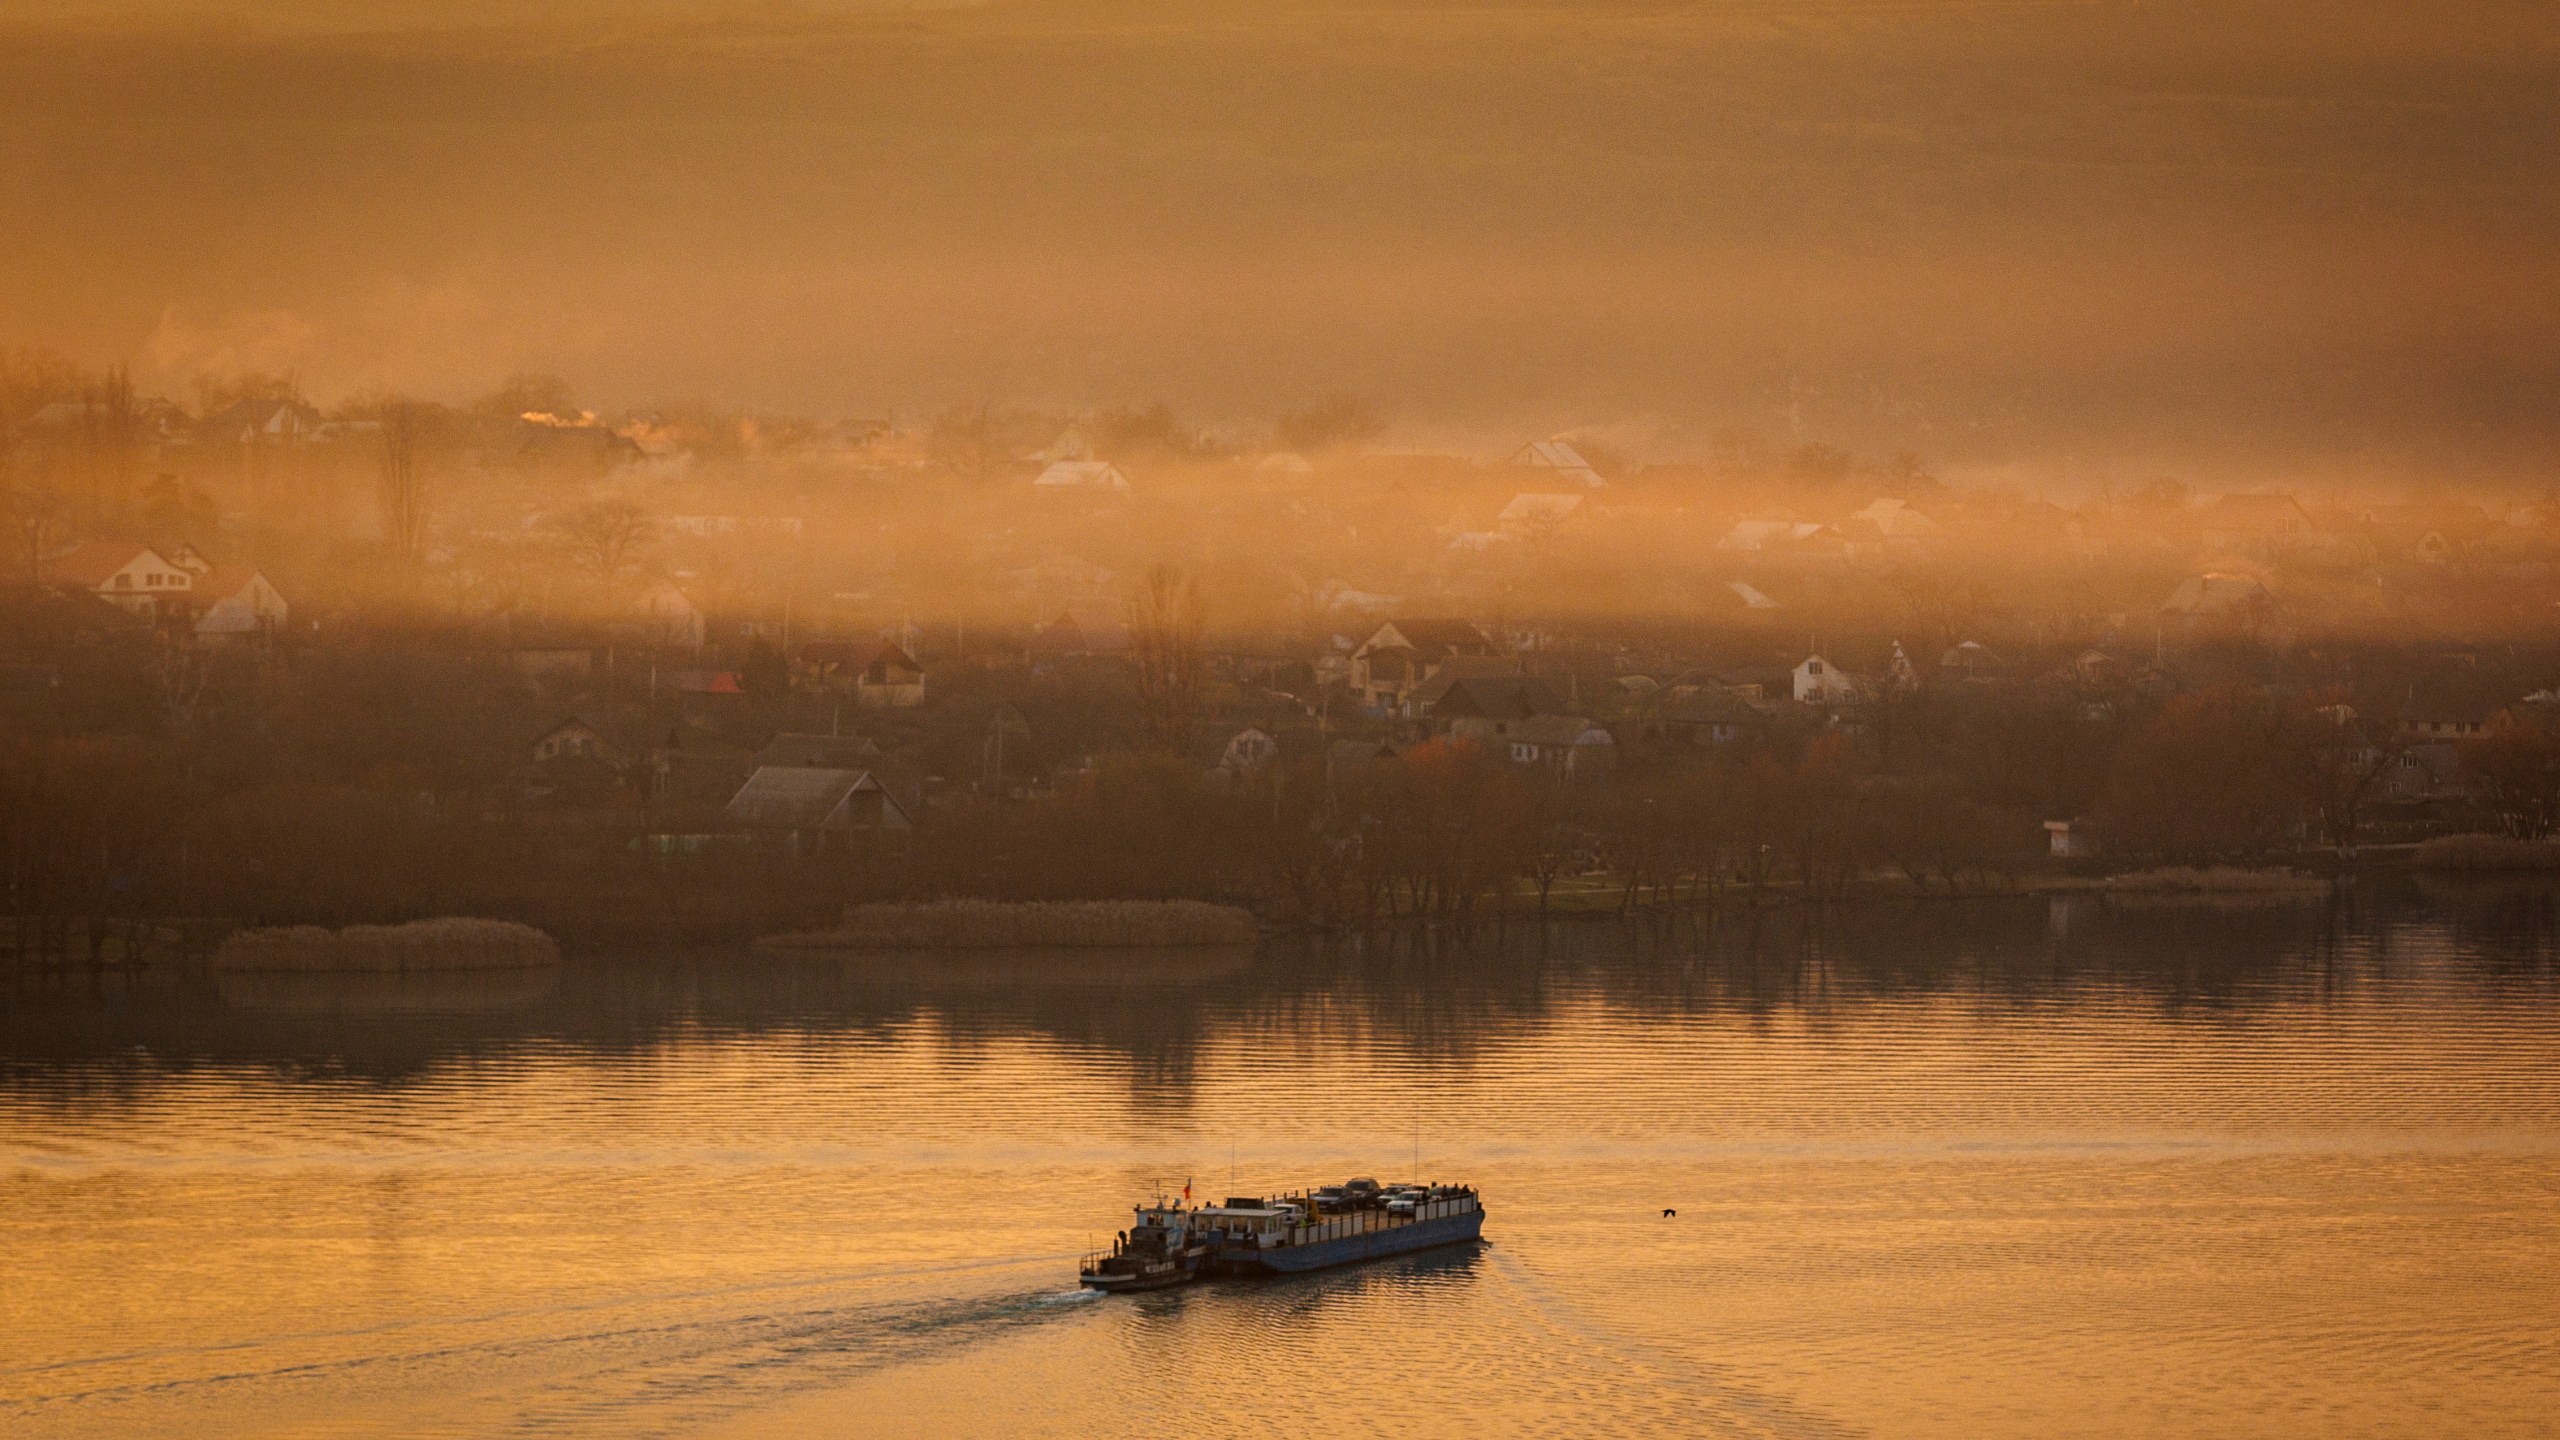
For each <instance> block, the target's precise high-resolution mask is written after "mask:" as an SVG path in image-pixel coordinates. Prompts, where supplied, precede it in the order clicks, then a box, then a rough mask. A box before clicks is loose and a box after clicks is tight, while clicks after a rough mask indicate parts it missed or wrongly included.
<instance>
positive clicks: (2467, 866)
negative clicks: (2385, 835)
mask: <svg viewBox="0 0 2560 1440" xmlns="http://www.w3.org/2000/svg"><path fill="white" fill-rule="evenodd" d="M2409 863H2410V864H2412V865H2414V866H2416V867H2417V868H2419V869H2421V870H2439V871H2446V872H2450V873H2454V874H2463V875H2551V874H2560V845H2554V844H2551V843H2549V842H2547V841H2536V840H2515V839H2510V838H2508V837H2507V836H2504V835H2445V836H2441V837H2439V838H2437V839H2434V840H2430V841H2427V842H2426V843H2425V844H2423V845H2420V846H2419V847H2418V849H2417V853H2415V854H2413V855H2411V856H2410V857H2409Z"/></svg>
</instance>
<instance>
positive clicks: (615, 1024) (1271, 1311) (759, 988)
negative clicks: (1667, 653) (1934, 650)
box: [0, 882, 2560, 1437]
mask: <svg viewBox="0 0 2560 1440" xmlns="http://www.w3.org/2000/svg"><path fill="white" fill-rule="evenodd" d="M1416 1173H1418V1174H1419V1175H1420V1176H1422V1177H1424V1178H1438V1179H1444V1180H1446V1179H1463V1180H1467V1181H1471V1182H1473V1183H1475V1184H1477V1185H1478V1186H1479V1187H1480V1188H1481V1189H1482V1190H1483V1192H1484V1194H1485V1197H1486V1201H1487V1207H1488V1209H1489V1211H1490V1217H1491V1218H1490V1221H1489V1223H1488V1225H1487V1227H1486V1229H1487V1234H1488V1236H1489V1237H1491V1239H1492V1241H1493V1243H1492V1244H1491V1245H1489V1246H1487V1247H1485V1248H1482V1249H1469V1250H1463V1251H1444V1252H1439V1253H1434V1254H1429V1255H1424V1256H1418V1257H1409V1258H1406V1259H1403V1260H1399V1261H1391V1262H1387V1263H1383V1264H1379V1265H1374V1266H1370V1267H1366V1268H1360V1269H1355V1270H1350V1271H1344V1272H1336V1273H1332V1274H1328V1275H1322V1276H1315V1277H1306V1278H1299V1279H1292V1280H1284V1281H1272V1282H1261V1283H1236V1284H1227V1285H1220V1286H1216V1287H1205V1288H1200V1289H1195V1290H1190V1291H1179V1292H1169V1293H1163V1294H1157V1295H1151V1296H1140V1297H1112V1298H1094V1297H1089V1296H1086V1295H1083V1294H1080V1293H1079V1292H1078V1291H1077V1290H1076V1289H1075V1288H1074V1283H1073V1280H1074V1263H1075V1258H1076V1256H1077V1255H1078V1254H1079V1253H1080V1252H1081V1251H1083V1250H1085V1249H1086V1248H1087V1247H1089V1246H1091V1245H1094V1244H1095V1243H1097V1242H1107V1240H1108V1237H1109V1236H1110V1234H1111V1233H1112V1231H1113V1230H1115V1229H1116V1228H1118V1227H1120V1226H1121V1225H1124V1224H1126V1223H1127V1219H1126V1217H1127V1209H1126V1207H1127V1206H1128V1205H1129V1204H1130V1203H1132V1202H1134V1201H1136V1200H1139V1199H1142V1198H1148V1197H1151V1196H1153V1195H1154V1194H1155V1193H1157V1192H1158V1191H1160V1190H1171V1191H1179V1190H1180V1188H1181V1187H1182V1185H1183V1184H1184V1182H1185V1181H1186V1179H1187V1180H1189V1181H1190V1182H1191V1183H1192V1184H1193V1185H1194V1187H1195V1193H1199V1194H1203V1195H1207V1196H1210V1197H1213V1198H1214V1197H1217V1196H1222V1195H1225V1194H1228V1193H1239V1194H1241V1193H1254V1192H1259V1191H1264V1190H1270V1189H1276V1188H1278V1187H1281V1186H1284V1185H1288V1186H1294V1185H1300V1184H1306V1183H1311V1182H1322V1181H1327V1180H1334V1179H1339V1178H1341V1177H1344V1176H1347V1175H1352V1174H1368V1175H1377V1176H1380V1177H1386V1178H1402V1177H1404V1176H1406V1175H1408V1174H1416ZM1665 1209H1676V1210H1677V1211H1678V1212H1679V1213H1678V1215H1677V1216H1676V1217H1672V1218H1666V1217H1665V1216H1664V1215H1663V1211H1664V1210H1665ZM2554 1417H2560V902H2555V898H2554V895H2553V893H2552V892H2550V891H2547V890H2541V889H2513V890H2508V889H2488V890H2453V891H2432V892H2431V891H2425V890H2420V889H2418V888H2416V887H2414V886H2411V885H2409V884H2407V883H2406V882H2393V883H2385V884H2378V885H2377V884H2371V883H2368V884H2367V885H2365V886H2364V888H2362V889H2360V890H2357V891H2354V892H2351V893H2348V894H2346V895H2343V896H2340V897H2335V898H2332V897H2328V896H2316V897H2295V898H2287V899H2279V900H2264V901H2251V902H2245V903H2239V902H2232V903H2199V902H2182V903H2166V902H2151V903H2127V902H2123V901H2118V902H2113V903H2109V902H2102V901H2096V900H2091V899H2087V898H2081V899H2074V900H2069V901H2059V900H2044V899H2034V900H1999V901H1981V902H1962V903H1939V904H1934V905H1932V904H1917V905H1910V906H1874V907H1863V908H1856V909H1852V910H1849V911H1846V912H1843V913H1840V914H1835V915H1829V916H1809V915H1782V916H1778V917H1775V918H1764V919H1763V920H1761V921H1760V922H1759V923H1758V924H1756V925H1755V924H1751V923H1747V922H1745V921H1741V920H1732V919H1728V920H1726V921H1723V922H1720V923H1717V924H1714V925H1706V926H1698V925H1685V924H1684V925H1673V926H1667V927H1635V928H1628V927H1622V926H1619V925H1616V924H1613V923H1601V924H1579V925H1575V926H1572V927H1569V928H1561V929H1558V930H1555V931H1552V932H1550V933H1548V934H1547V935H1545V936H1543V937H1542V936H1539V935H1536V934H1534V933H1530V932H1529V931H1528V930H1527V929H1526V928H1525V927H1521V928H1515V929H1514V930H1512V931H1511V932H1510V933H1509V934H1507V935H1503V936H1500V937H1498V938H1497V937H1484V938H1482V939H1480V940H1479V941H1477V942H1476V943H1475V944H1473V945H1471V946H1466V947H1440V948H1437V949H1434V948H1432V947H1417V946H1414V945H1411V944H1399V945H1386V944H1377V945H1371V946H1369V947H1366V948H1365V949H1363V948H1356V947H1342V946H1336V947H1332V948H1318V947H1298V946H1281V947H1275V948H1272V949H1269V950H1266V951H1265V952H1263V953H1260V954H1193V955H1174V956H1165V955H1154V956H1082V957H1043V956H1015V957H994V958H979V959H965V960H963V959H943V960H936V961H931V962H924V963H919V962H915V961H902V960H896V959H863V960H844V961H829V960H809V959H791V960H784V959H776V958H772V957H763V956H757V955H754V954H748V953H736V952H692V953H685V954H674V955H584V956H576V957H573V959H572V960H571V962H570V963H569V964H568V965H567V966H566V967H564V968H563V969H561V970H560V971H558V972H554V973H539V974H533V975H511V976H467V977H451V976H448V977H439V978H434V979H427V980H418V981H410V982H403V981H398V980H390V981H376V982H372V983H351V982H345V981H329V980H320V979H273V978H271V979H266V980H263V981H259V982H256V983H243V982H238V981H226V982H216V981H214V980H212V979H209V978H205V977H201V976H198V977H193V978H189V977H185V976H178V975H152V976H146V977H144V978H142V979H140V980H137V981H130V982H128V981H125V980H122V979H118V978H115V977H109V978H107V979H106V980H104V981H96V982H93V981H92V980H90V979H89V978H88V977H86V976H79V977H74V978H71V979H68V980H63V979H41V980H40V979H35V978H29V977H9V976H6V975H0V1433H5V1434H7V1435H9V1436H12V1437H49V1436H90V1435H132V1436H145V1435H148V1436H155V1437H157V1436H234V1435H282V1434H291V1435H297V1436H375V1435H381V1436H403V1437H412V1436H446V1435H451V1436H486V1435H505V1434H515V1433H542V1434H556V1435H570V1436H585V1435H596V1436H607V1435H609V1436H617V1437H620V1436H652V1435H671V1436H672V1435H685V1436H692V1435H704V1436H731V1435H734V1436H766V1435H794V1436H797V1435H845V1436H861V1435H874V1434H896V1435H900V1436H934V1435H987V1434H1025V1435H1069V1436H1088V1435H1090V1436H1120V1435H1129V1434H1140V1433H1145V1434H1158V1435H1167V1434H1177V1433H1182V1434H1198V1435H1230V1434H1241V1433H1263V1434H1272V1435H1303V1434H1314V1433H1320V1432H1323V1433H1336V1434H1340V1433H1351V1432H1363V1433H1365V1432H1367V1431H1370V1430H1381V1431H1396V1432H1402V1433H1413V1434H1421V1433H1428V1434H1552V1435H1565V1436H1601V1435H1736V1436H1855V1435H1877V1436H1948V1437H1955V1436H1967V1437H1971V1436H2036V1437H2053V1436H2076V1435H2135V1434H2142V1435H2196V1436H2232V1435H2253V1436H2321V1437H2333V1436H2349V1435H2406V1436H2421V1435H2424V1436H2440V1435H2449V1434H2460V1435H2467V1436H2492V1435H2549V1434H2551V1433H2553V1430H2554V1427H2555V1425H2560V1420H2555V1418H2554Z"/></svg>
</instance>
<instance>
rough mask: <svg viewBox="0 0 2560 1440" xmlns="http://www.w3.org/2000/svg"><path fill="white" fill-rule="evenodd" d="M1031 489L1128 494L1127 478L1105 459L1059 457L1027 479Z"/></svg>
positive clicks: (1117, 467) (1118, 468)
mask: <svg viewBox="0 0 2560 1440" xmlns="http://www.w3.org/2000/svg"><path fill="white" fill-rule="evenodd" d="M1031 485H1032V488H1033V489H1035V490H1079V491H1085V492H1088V493H1101V494H1106V495H1126V494H1128V493H1129V477H1128V476H1126V475H1123V474H1121V473H1120V467H1119V466H1117V465H1114V464H1112V463H1111V462H1110V461H1108V460H1059V461H1055V462H1053V463H1052V464H1051V465H1050V466H1049V468H1047V469H1045V470H1043V471H1041V472H1040V474H1039V476H1038V477H1037V478H1035V479H1034V480H1033V481H1032V482H1031Z"/></svg>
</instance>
